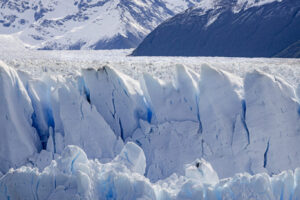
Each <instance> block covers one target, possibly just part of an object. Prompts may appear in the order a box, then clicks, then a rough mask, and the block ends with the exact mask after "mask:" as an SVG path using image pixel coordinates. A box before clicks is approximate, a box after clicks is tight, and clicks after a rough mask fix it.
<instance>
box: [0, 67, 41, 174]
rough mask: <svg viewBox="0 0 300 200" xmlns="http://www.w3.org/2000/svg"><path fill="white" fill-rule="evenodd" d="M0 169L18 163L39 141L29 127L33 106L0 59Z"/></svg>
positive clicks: (24, 160)
mask: <svg viewBox="0 0 300 200" xmlns="http://www.w3.org/2000/svg"><path fill="white" fill-rule="evenodd" d="M0 113H1V114H0V127H1V130H0V138H1V140H0V172H3V173H5V172H7V171H8V169H9V168H11V167H20V166H21V165H24V164H25V163H26V162H27V158H28V157H29V156H31V155H33V154H34V153H36V152H38V151H40V149H41V143H40V140H39V137H38V134H37V132H36V130H35V129H34V128H33V127H32V120H31V116H32V113H33V108H32V106H31V100H30V98H29V96H28V95H27V92H26V89H25V87H24V85H23V83H22V82H21V80H20V78H19V76H18V74H17V73H16V71H15V70H14V69H12V68H10V67H8V66H7V65H6V64H4V63H3V62H0Z"/></svg>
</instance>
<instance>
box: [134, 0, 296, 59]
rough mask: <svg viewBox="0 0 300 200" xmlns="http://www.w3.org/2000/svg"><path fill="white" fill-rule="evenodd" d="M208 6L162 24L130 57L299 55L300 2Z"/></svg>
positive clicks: (288, 0) (219, 3) (221, 2)
mask: <svg viewBox="0 0 300 200" xmlns="http://www.w3.org/2000/svg"><path fill="white" fill-rule="evenodd" d="M263 3H264V4H263ZM213 7H214V8H213V9H208V10H203V9H202V8H192V9H188V10H187V11H186V12H184V13H180V14H178V15H176V16H174V17H173V18H171V19H169V20H167V21H166V22H164V23H162V24H161V25H159V26H158V27H157V28H156V29H155V30H154V31H153V32H152V33H150V34H149V35H148V36H147V37H146V38H145V39H144V41H143V42H142V43H141V44H140V45H139V47H138V48H137V49H136V50H135V51H134V53H133V55H139V56H230V57H273V56H283V57H294V56H297V55H298V47H297V44H298V43H297V42H298V41H299V40H300V29H299V27H300V15H299V13H300V1H298V0H283V1H280V2H277V1H274V2H272V1H261V2H260V1H258V2H257V3H256V4H247V1H245V2H242V1H228V2H227V3H226V1H220V2H218V4H217V5H215V6H213ZM287 48H288V49H287ZM285 49H287V50H285ZM284 50H285V51H284ZM281 51H284V52H283V53H280V52H281Z"/></svg>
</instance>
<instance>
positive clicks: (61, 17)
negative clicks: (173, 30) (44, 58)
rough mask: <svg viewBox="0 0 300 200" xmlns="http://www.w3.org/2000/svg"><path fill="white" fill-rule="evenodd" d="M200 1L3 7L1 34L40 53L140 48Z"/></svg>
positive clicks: (87, 0) (76, 1)
mask: <svg viewBox="0 0 300 200" xmlns="http://www.w3.org/2000/svg"><path fill="white" fill-rule="evenodd" d="M197 3H198V1H197V0H178V1H171V0H155V1H152V0H146V1H145V0H143V1H142V0H135V1H126V0H67V1H66V0H65V1H58V0H50V1H49V0H46V1H45V0H42V1H24V0H22V1H19V0H8V1H1V2H0V33H1V34H16V35H17V36H18V37H19V38H20V39H21V40H22V41H23V42H24V43H26V44H29V45H32V46H33V47H34V48H41V49H123V48H133V47H136V46H137V45H138V44H139V42H140V41H141V40H142V39H143V38H144V37H145V36H146V34H148V33H149V32H150V31H151V30H153V29H154V28H155V27H156V26H157V25H158V24H160V23H161V22H162V21H164V20H166V19H167V18H169V17H171V16H173V15H175V14H176V13H179V12H181V11H184V10H185V9H187V8H188V7H191V6H194V5H196V4H197Z"/></svg>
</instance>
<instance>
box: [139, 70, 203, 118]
mask: <svg viewBox="0 0 300 200" xmlns="http://www.w3.org/2000/svg"><path fill="white" fill-rule="evenodd" d="M141 87H142V89H143V91H144V93H145V97H146V99H147V102H149V104H150V108H151V109H152V110H153V120H152V123H163V122H167V121H195V122H197V121H198V106H197V104H198V102H197V101H198V90H197V80H194V79H193V77H192V75H191V73H190V72H189V71H188V69H187V68H185V67H184V66H182V65H177V66H176V78H175V81H174V82H169V83H166V82H163V81H162V80H158V79H155V78H153V77H151V75H149V74H145V75H144V76H143V79H142V80H141ZM150 122H151V121H150Z"/></svg>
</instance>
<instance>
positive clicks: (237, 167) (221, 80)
mask: <svg viewBox="0 0 300 200" xmlns="http://www.w3.org/2000/svg"><path fill="white" fill-rule="evenodd" d="M199 92H200V94H199V113H200V116H201V123H202V129H203V132H202V136H203V142H202V143H203V144H202V145H203V157H204V158H205V159H207V160H208V161H209V162H211V163H212V164H213V166H214V167H215V169H216V170H217V171H218V174H219V175H220V176H221V177H225V176H228V175H230V176H231V175H233V174H234V173H233V172H242V171H247V170H246V169H245V168H246V166H245V165H246V164H245V163H244V162H245V159H244V158H243V159H242V157H245V156H246V155H244V154H243V152H245V150H244V148H245V147H246V146H247V145H248V143H249V141H248V139H247V138H248V134H249V133H248V130H247V126H246V124H245V122H244V120H245V119H244V108H243V81H242V79H241V78H240V77H237V76H234V75H232V74H229V73H227V72H224V71H221V70H217V69H214V68H212V67H210V66H208V65H202V68H201V79H200V82H199ZM243 150H244V151H243ZM240 152H242V153H240ZM224 165H226V166H227V167H226V168H224V167H222V166H224ZM233 169H234V170H233Z"/></svg>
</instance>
